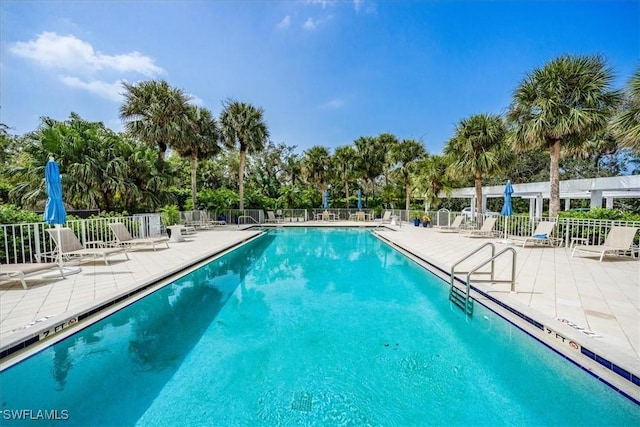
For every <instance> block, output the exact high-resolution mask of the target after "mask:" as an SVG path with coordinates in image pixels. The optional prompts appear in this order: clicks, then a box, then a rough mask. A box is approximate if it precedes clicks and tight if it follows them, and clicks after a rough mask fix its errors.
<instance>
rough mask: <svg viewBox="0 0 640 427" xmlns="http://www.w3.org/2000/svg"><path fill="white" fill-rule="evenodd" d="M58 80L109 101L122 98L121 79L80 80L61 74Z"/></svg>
mask: <svg viewBox="0 0 640 427" xmlns="http://www.w3.org/2000/svg"><path fill="white" fill-rule="evenodd" d="M60 81H62V83H64V84H66V85H67V86H70V87H73V88H76V89H82V90H86V91H87V92H91V93H95V94H96V95H98V96H100V97H102V98H105V99H108V100H111V101H118V102H121V101H122V100H123V96H122V91H123V90H124V89H123V87H122V82H123V80H118V81H116V82H113V83H107V82H103V81H100V80H91V81H82V80H80V79H79V78H78V77H74V76H61V77H60Z"/></svg>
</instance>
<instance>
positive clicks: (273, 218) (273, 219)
mask: <svg viewBox="0 0 640 427" xmlns="http://www.w3.org/2000/svg"><path fill="white" fill-rule="evenodd" d="M264 222H278V218H276V214H275V213H274V212H273V211H267V219H265V220H264Z"/></svg>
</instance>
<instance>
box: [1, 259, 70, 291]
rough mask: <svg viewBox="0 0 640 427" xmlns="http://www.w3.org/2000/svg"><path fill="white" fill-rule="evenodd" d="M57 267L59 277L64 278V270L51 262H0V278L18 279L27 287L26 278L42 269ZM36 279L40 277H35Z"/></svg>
mask: <svg viewBox="0 0 640 427" xmlns="http://www.w3.org/2000/svg"><path fill="white" fill-rule="evenodd" d="M53 269H57V270H58V271H59V272H60V277H62V278H63V279H64V277H65V276H64V270H63V269H62V266H61V265H60V264H56V263H52V262H34V263H24V264H19V263H16V264H0V280H8V281H14V280H18V281H20V283H22V287H23V288H24V289H27V282H26V281H27V280H29V279H30V278H32V277H31V276H34V275H36V274H39V273H41V272H43V271H47V270H53ZM36 279H42V278H41V277H36Z"/></svg>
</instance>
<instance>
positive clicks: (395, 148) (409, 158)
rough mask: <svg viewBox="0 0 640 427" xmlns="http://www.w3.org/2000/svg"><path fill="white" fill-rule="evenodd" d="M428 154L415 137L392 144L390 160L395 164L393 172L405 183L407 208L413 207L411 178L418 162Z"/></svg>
mask: <svg viewBox="0 0 640 427" xmlns="http://www.w3.org/2000/svg"><path fill="white" fill-rule="evenodd" d="M426 154H427V151H426V150H425V148H424V145H422V143H421V142H420V141H416V140H415V139H403V140H402V141H400V142H399V143H397V144H394V145H392V146H391V151H389V161H390V163H391V164H392V165H394V166H395V169H394V170H393V172H394V173H395V174H396V175H397V176H398V178H399V180H400V181H401V182H402V183H403V184H404V188H405V209H406V210H409V209H411V178H412V176H413V174H414V173H415V172H416V165H417V163H418V162H419V161H420V160H421V159H422V158H423V157H424V156H425V155H426Z"/></svg>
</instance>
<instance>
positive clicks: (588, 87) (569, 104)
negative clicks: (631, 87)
mask: <svg viewBox="0 0 640 427" xmlns="http://www.w3.org/2000/svg"><path fill="white" fill-rule="evenodd" d="M612 82H613V73H612V71H611V70H610V69H609V68H607V67H606V66H605V62H604V60H603V59H602V58H601V57H599V56H569V55H566V56H561V57H559V58H557V59H554V60H552V61H550V62H549V63H547V64H546V65H545V66H544V68H536V69H535V70H533V72H532V73H530V74H529V75H528V76H527V77H526V78H525V79H524V81H523V82H522V83H520V86H518V88H517V89H516V91H515V92H514V95H513V102H512V104H511V106H510V107H509V111H508V113H507V119H508V121H509V123H510V124H511V126H512V131H511V132H510V133H509V140H510V141H511V143H512V144H513V145H514V146H516V147H519V148H523V149H543V150H548V151H549V154H550V158H551V165H550V168H549V175H550V180H549V181H550V182H549V187H550V202H549V216H551V217H555V216H557V215H558V211H559V210H560V168H559V162H560V157H561V154H562V152H563V150H564V151H568V152H570V151H575V150H576V147H580V146H582V145H583V144H585V143H586V141H588V140H589V139H591V138H592V137H593V136H594V135H595V134H597V133H598V132H600V131H601V130H603V129H604V128H605V127H606V125H607V123H608V121H609V119H610V118H611V117H612V115H613V113H614V111H615V108H616V107H617V105H618V104H619V102H620V99H621V97H620V93H619V92H618V91H615V90H612V89H611V84H612Z"/></svg>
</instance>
